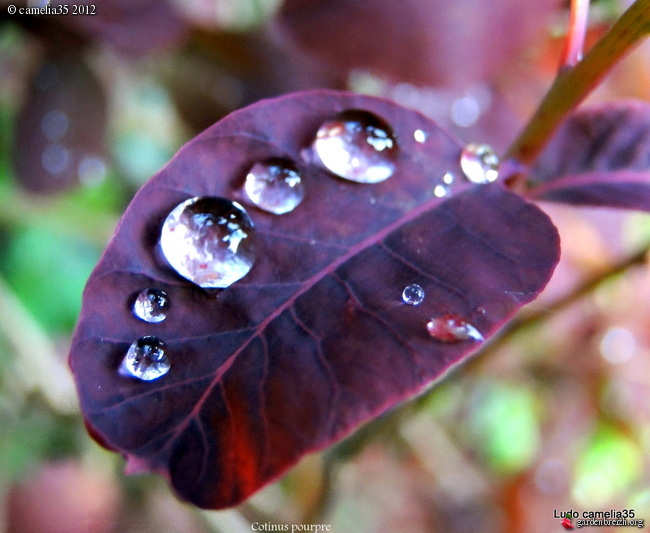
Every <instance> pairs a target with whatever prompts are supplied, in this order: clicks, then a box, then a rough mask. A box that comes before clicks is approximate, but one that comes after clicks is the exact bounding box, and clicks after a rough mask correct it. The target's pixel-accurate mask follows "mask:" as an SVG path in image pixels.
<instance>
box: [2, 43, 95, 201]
mask: <svg viewBox="0 0 650 533" xmlns="http://www.w3.org/2000/svg"><path fill="white" fill-rule="evenodd" d="M106 122H107V117H106V97H105V95H104V92H103V89H102V87H101V86H100V84H99V82H98V81H97V79H96V77H95V75H94V74H93V73H92V71H90V69H88V68H87V67H86V66H85V64H84V62H83V61H82V60H81V58H80V57H78V56H76V55H69V54H68V55H65V56H61V55H58V54H56V55H46V56H45V57H44V59H43V61H42V62H41V64H40V65H39V66H38V68H37V69H36V70H35V72H34V74H33V75H32V77H31V79H30V82H29V88H28V90H27V94H26V95H25V100H24V102H23V105H22V107H21V110H20V112H19V114H18V118H17V123H16V133H15V136H16V137H15V150H14V167H15V172H16V177H17V179H18V180H19V182H20V184H21V185H22V186H23V187H24V188H25V189H27V190H28V191H31V192H37V193H50V192H56V191H60V190H63V189H67V188H69V187H72V186H74V185H76V184H78V183H79V182H80V180H81V181H83V180H90V181H92V180H94V179H97V178H99V177H102V176H103V172H104V170H105V167H106V161H105V160H106V147H105V136H106Z"/></svg>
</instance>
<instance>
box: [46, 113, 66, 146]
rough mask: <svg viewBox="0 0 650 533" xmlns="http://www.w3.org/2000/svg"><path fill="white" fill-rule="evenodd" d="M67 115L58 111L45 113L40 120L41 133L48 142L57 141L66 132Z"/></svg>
mask: <svg viewBox="0 0 650 533" xmlns="http://www.w3.org/2000/svg"><path fill="white" fill-rule="evenodd" d="M68 124H69V121H68V115H66V114H65V113H64V112H63V111H61V110H60V109H53V110H52V111H49V112H47V113H46V114H45V115H44V116H43V120H41V131H42V132H43V135H45V136H46V137H47V138H48V139H49V140H50V141H58V140H59V139H61V137H63V136H64V135H65V134H66V132H67V131H68Z"/></svg>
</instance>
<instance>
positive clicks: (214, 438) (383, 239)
mask: <svg viewBox="0 0 650 533" xmlns="http://www.w3.org/2000/svg"><path fill="white" fill-rule="evenodd" d="M348 109H363V110H366V111H370V112H372V113H375V114H376V115H378V116H380V117H382V118H383V119H384V120H385V121H387V122H388V124H390V125H391V126H392V128H393V129H394V132H395V135H396V137H397V141H398V145H399V152H398V155H397V160H396V171H395V174H394V175H393V176H392V177H390V178H388V179H387V180H386V181H384V182H381V183H376V184H360V183H353V182H349V181H345V180H343V179H340V178H337V177H335V176H333V175H331V174H330V173H328V172H326V171H324V170H322V169H321V168H320V167H319V166H318V165H317V164H315V162H314V161H313V159H312V157H311V156H310V155H309V150H306V147H308V146H309V144H310V143H311V141H312V139H313V138H314V135H315V133H316V131H317V129H318V127H319V126H320V125H321V124H322V123H323V122H324V121H325V120H328V119H330V118H332V117H333V116H334V115H336V114H337V113H339V112H340V111H343V110H348ZM417 130H422V132H426V135H427V137H426V140H425V141H424V142H418V141H417V140H416V138H414V132H415V131H417ZM422 132H420V133H422ZM416 137H418V138H420V141H421V135H416ZM461 149H462V147H461V146H460V144H459V143H458V142H457V141H456V140H455V139H454V138H453V137H451V136H449V135H448V134H447V133H445V132H444V131H443V130H441V129H440V128H438V127H437V126H436V125H435V124H433V123H432V122H430V121H429V120H427V119H426V118H424V117H423V116H422V115H420V114H418V113H416V112H414V111H410V110H407V109H404V108H402V107H400V106H397V105H396V104H393V103H390V102H388V101H384V100H380V99H374V98H370V97H364V96H360V95H352V94H348V93H338V92H333V91H312V92H304V93H296V94H294V95H288V96H285V97H281V98H277V99H273V100H265V101H262V102H260V103H258V104H255V105H253V106H250V107H248V108H245V109H243V110H240V111H238V112H235V113H233V114H231V115H229V116H228V117H226V118H225V119H223V120H222V121H220V122H219V123H217V124H216V125H214V126H212V127H211V128H209V129H208V130H206V131H205V132H204V133H202V134H201V135H199V136H198V137H196V138H195V139H193V140H192V141H190V142H189V143H188V144H187V145H186V146H185V147H183V148H182V149H181V150H180V151H179V153H178V154H177V155H176V156H175V157H174V158H173V159H172V160H171V161H170V162H169V164H168V165H167V166H166V167H165V168H163V169H162V170H161V171H160V173H159V174H157V175H156V176H154V177H153V178H152V179H151V180H150V181H149V182H148V183H147V184H145V186H144V187H143V188H142V189H141V190H140V191H139V192H138V194H137V195H136V196H135V197H134V199H133V201H132V202H131V204H130V206H129V207H128V209H127V210H126V212H125V214H124V216H123V218H122V220H121V222H120V224H119V226H118V228H117V230H116V233H115V236H114V238H113V239H112V240H111V242H110V243H109V245H108V247H107V249H106V250H105V252H104V255H103V256H102V258H101V260H100V262H99V264H98V265H97V267H96V269H95V270H94V272H93V274H92V275H91V277H90V279H89V281H88V285H87V287H86V290H85V293H84V301H83V309H82V313H81V317H80V321H79V323H78V326H77V329H76V332H75V335H74V338H73V344H72V349H71V355H70V362H71V365H72V368H73V371H74V374H75V377H76V381H77V386H78V390H79V395H80V399H81V406H82V410H83V413H84V416H85V419H86V423H87V426H88V428H89V430H90V432H91V433H92V434H93V436H94V437H95V438H96V439H97V440H98V441H99V442H101V443H102V444H103V445H105V446H107V447H109V448H111V449H114V450H117V451H119V452H121V453H122V454H124V455H125V456H126V457H127V459H128V463H129V469H130V470H131V471H134V470H140V469H147V470H154V471H158V472H160V473H162V474H163V475H165V476H166V477H168V478H169V480H170V482H171V484H172V485H173V487H174V489H175V490H176V492H177V493H178V494H179V496H180V497H182V498H184V499H186V500H189V501H191V502H193V503H194V504H196V505H199V506H201V507H207V508H222V507H226V506H229V505H235V504H237V503H239V502H241V501H242V500H243V499H245V498H246V497H247V496H249V495H250V494H251V493H253V492H254V491H255V490H257V489H258V488H260V487H261V486H263V485H264V484H265V483H267V482H269V481H271V480H273V479H275V478H277V477H278V476H279V475H280V474H282V473H283V472H284V471H285V470H286V469H287V468H288V467H290V466H291V465H293V464H294V463H295V462H296V461H297V460H298V459H299V458H300V457H301V456H302V455H303V454H305V453H308V452H310V451H314V450H317V449H321V448H323V447H325V446H327V445H329V444H332V443H333V442H335V441H337V440H338V439H341V438H342V437H344V436H345V435H347V434H349V433H350V432H351V431H353V430H354V429H355V428H357V427H358V426H359V425H360V424H361V423H363V422H365V421H367V420H369V419H371V418H372V417H375V416H377V415H379V414H381V413H382V412H384V411H386V410H387V409H389V408H390V407H392V406H394V405H395V404H396V403H398V402H400V401H403V400H406V399H408V398H410V397H412V396H413V395H415V394H417V393H419V392H421V391H423V390H424V389H425V388H426V387H427V386H429V385H430V384H431V383H432V382H433V381H434V380H435V379H436V378H439V377H440V376H442V375H443V374H444V373H445V372H447V371H448V370H449V369H451V368H452V367H453V366H454V365H456V364H458V363H460V362H461V361H463V360H464V359H465V358H466V357H467V356H468V355H470V354H471V353H473V352H475V351H476V350H477V349H478V348H479V347H480V346H481V344H482V342H481V341H480V340H477V339H478V338H480V337H481V336H482V337H483V338H485V339H487V338H489V336H490V335H492V334H493V333H494V331H495V330H496V329H497V328H499V327H500V326H501V325H502V324H503V322H504V321H505V320H507V319H508V318H509V317H510V316H511V315H512V314H513V313H514V312H516V311H517V309H519V308H520V307H521V306H522V305H523V304H524V303H526V302H528V301H530V300H531V299H533V298H534V297H535V296H536V295H537V294H538V292H539V291H540V290H541V289H542V288H543V287H544V285H545V284H546V282H547V281H548V279H549V277H550V275H551V273H552V271H553V269H554V267H555V264H556V262H557V260H558V254H559V242H558V235H557V231H556V229H555V227H554V226H553V225H552V223H551V222H550V221H549V219H548V218H547V216H546V215H545V214H544V213H542V212H541V210H539V209H538V208H537V207H535V206H534V205H532V204H530V203H528V202H527V201H525V200H524V199H522V198H521V197H519V196H518V195H516V194H513V193H511V192H509V191H508V190H506V189H505V188H503V186H502V185H501V184H500V183H498V182H496V183H493V184H491V185H485V186H483V185H473V184H471V183H469V182H468V181H466V180H465V179H464V178H463V177H462V176H463V175H462V172H461V169H460V167H459V156H460V152H461ZM277 156H280V157H285V158H290V159H292V160H294V161H295V162H296V163H297V164H298V165H299V167H300V168H301V169H302V173H303V178H304V183H305V190H306V195H305V199H304V201H303V202H302V203H301V204H299V205H298V207H296V208H295V210H293V211H291V212H290V213H287V214H283V215H273V214H270V213H266V212H264V211H261V210H259V209H257V208H255V207H254V206H252V205H251V204H250V202H247V201H246V198H245V197H244V196H243V195H242V193H241V191H240V189H241V185H242V182H243V180H244V177H245V175H246V173H247V171H248V169H250V168H251V167H252V165H253V164H254V163H256V162H258V161H260V160H263V159H266V158H268V157H277ZM446 173H451V174H453V175H454V177H455V181H454V185H452V187H451V193H450V194H449V195H448V196H447V197H446V198H439V197H437V196H436V194H435V193H434V191H435V190H436V185H438V184H440V183H441V179H442V176H443V175H445V174H446ZM438 190H439V189H438ZM194 196H221V197H226V198H231V199H239V200H240V201H241V202H242V204H243V205H245V206H246V209H247V210H248V212H249V214H250V216H251V218H252V219H253V221H254V223H255V225H256V232H257V239H258V257H257V260H256V262H255V264H254V266H253V268H252V269H251V271H250V272H249V273H248V275H246V276H245V277H244V278H243V279H241V280H240V281H238V282H236V283H234V284H233V285H231V286H230V287H228V288H226V289H224V290H221V291H219V292H218V294H216V295H215V294H214V293H212V292H207V291H205V290H203V289H201V288H199V287H197V286H195V285H193V284H191V283H190V282H188V281H186V280H184V279H183V278H181V277H179V276H178V275H177V274H176V273H175V272H174V271H173V270H172V269H171V268H170V267H169V266H167V265H166V263H165V261H164V260H163V259H161V256H160V253H159V251H158V238H159V235H160V230H161V225H162V222H163V220H164V219H165V217H166V216H167V214H168V213H169V212H170V211H171V210H172V209H173V208H174V207H175V206H176V205H177V204H179V203H180V202H182V201H184V200H186V199H188V198H191V197H194ZM413 283H416V284H419V285H421V287H422V288H423V289H424V291H425V299H424V301H423V302H422V303H421V304H420V305H417V306H410V305H406V304H405V303H404V302H403V301H402V291H403V289H404V288H405V287H406V286H407V285H409V284H413ZM145 288H156V289H163V290H164V291H166V292H167V293H168V295H169V298H170V300H171V306H170V309H169V316H168V318H167V319H166V320H165V321H164V322H161V323H159V324H148V323H145V322H142V321H140V320H138V319H136V318H135V317H134V316H133V315H132V313H131V305H132V302H133V298H134V295H136V294H138V293H139V292H140V291H141V290H143V289H145ZM439 317H454V320H455V322H454V324H461V325H462V324H464V323H466V324H469V325H471V327H472V328H474V329H473V330H470V331H471V336H466V337H465V338H464V339H461V340H458V341H457V342H448V341H449V339H446V340H447V342H444V341H442V340H436V339H435V338H433V337H432V336H431V335H430V334H429V332H428V329H427V323H428V321H429V320H430V319H431V318H439ZM145 335H156V336H158V337H159V338H161V339H163V340H164V341H165V342H166V343H167V346H168V348H169V353H170V358H171V369H170V371H169V372H168V373H167V374H165V375H164V376H163V377H161V378H159V379H156V380H153V381H148V382H145V381H139V380H137V379H134V378H128V377H124V376H122V375H120V373H119V372H118V371H117V370H118V367H119V366H120V363H121V361H122V359H123V358H124V355H125V352H126V350H127V349H128V347H129V345H130V344H131V343H132V342H133V341H134V340H135V339H137V338H139V337H142V336H145Z"/></svg>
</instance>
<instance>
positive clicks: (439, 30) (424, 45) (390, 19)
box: [277, 0, 560, 87]
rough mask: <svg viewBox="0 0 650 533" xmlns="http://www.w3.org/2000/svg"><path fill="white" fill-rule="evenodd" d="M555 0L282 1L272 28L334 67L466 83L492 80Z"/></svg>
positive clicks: (530, 36) (407, 78)
mask: <svg viewBox="0 0 650 533" xmlns="http://www.w3.org/2000/svg"><path fill="white" fill-rule="evenodd" d="M559 5H560V2H559V1H558V0H536V1H526V2H522V1H521V0H496V1H495V0H493V1H491V2H484V1H481V0H455V1H453V2H449V1H448V0H403V1H401V2H394V1H393V0H372V1H359V0H285V1H284V3H283V5H282V8H281V10H280V12H279V15H278V18H277V23H278V26H279V28H280V30H281V31H283V32H284V33H286V34H287V35H288V37H289V38H290V39H291V40H293V41H295V42H297V43H298V45H299V46H300V47H302V48H303V49H305V50H306V51H308V52H310V53H312V54H314V55H316V56H318V57H320V58H321V59H323V60H325V61H326V62H328V63H330V64H332V65H334V66H337V67H338V68H341V69H345V70H350V69H356V68H361V69H366V70H371V71H374V72H375V73H377V74H381V75H384V76H387V77H388V78H390V79H392V80H395V81H408V82H411V83H416V84H429V85H455V86H461V87H463V86H466V85H467V84H469V83H471V82H473V81H479V80H480V81H484V80H485V79H486V78H490V77H492V76H494V74H495V73H496V72H498V69H499V68H501V67H502V66H503V65H504V64H505V63H506V62H508V61H509V60H511V59H513V58H514V57H516V56H517V55H518V54H519V53H520V52H521V48H522V47H523V46H525V45H526V44H529V43H530V42H531V41H532V40H534V39H535V37H536V36H539V35H541V34H542V33H543V32H544V31H545V25H544V24H543V23H542V22H540V21H541V20H543V19H544V18H546V17H548V16H549V15H550V14H551V13H552V12H553V10H554V9H555V8H557V7H558V6H559Z"/></svg>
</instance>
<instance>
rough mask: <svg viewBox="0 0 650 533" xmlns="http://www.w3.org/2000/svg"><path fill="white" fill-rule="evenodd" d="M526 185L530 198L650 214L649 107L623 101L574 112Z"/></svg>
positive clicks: (533, 170)
mask: <svg viewBox="0 0 650 533" xmlns="http://www.w3.org/2000/svg"><path fill="white" fill-rule="evenodd" d="M531 180H532V181H533V183H534V184H535V187H534V188H533V189H532V191H531V193H532V195H533V197H535V198H539V199H544V200H551V201H555V202H562V203H569V204H576V205H596V206H603V207H620V208H627V209H640V210H643V211H650V105H649V104H648V103H647V102H639V101H630V100H628V101H618V102H612V103H608V104H601V105H598V106H592V107H588V108H585V109H582V110H579V111H577V112H576V113H574V114H573V115H572V116H571V117H569V118H568V119H567V121H566V122H565V123H564V124H563V125H562V126H561V127H560V129H559V130H558V132H557V133H556V134H555V136H554V137H553V139H552V140H551V142H550V143H549V145H548V146H547V148H546V149H545V150H544V152H543V154H542V156H541V157H540V159H539V160H538V162H537V163H536V164H535V165H534V166H533V169H532V171H531Z"/></svg>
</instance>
